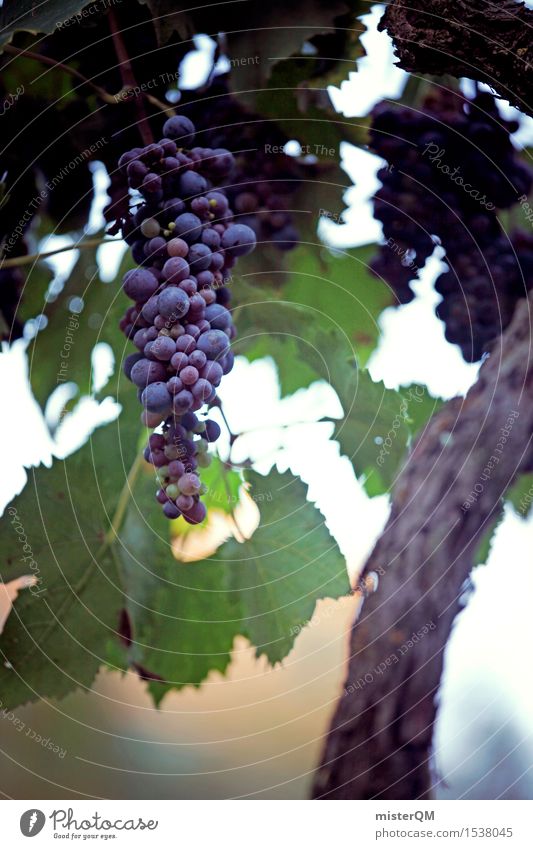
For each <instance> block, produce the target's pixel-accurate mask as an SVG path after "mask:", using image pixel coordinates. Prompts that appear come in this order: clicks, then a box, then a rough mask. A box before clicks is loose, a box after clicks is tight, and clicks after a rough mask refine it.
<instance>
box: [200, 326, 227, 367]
mask: <svg viewBox="0 0 533 849" xmlns="http://www.w3.org/2000/svg"><path fill="white" fill-rule="evenodd" d="M197 347H198V349H199V350H200V351H203V352H204V354H205V355H206V357H207V359H208V360H216V359H218V357H222V356H223V355H224V354H226V353H227V351H228V350H229V340H228V337H227V336H226V334H225V333H224V332H223V331H222V330H208V331H207V333H202V334H201V336H200V337H199V338H198V342H197Z"/></svg>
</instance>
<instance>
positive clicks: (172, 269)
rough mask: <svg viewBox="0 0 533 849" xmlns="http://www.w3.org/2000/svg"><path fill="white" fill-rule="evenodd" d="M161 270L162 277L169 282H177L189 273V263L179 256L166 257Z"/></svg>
mask: <svg viewBox="0 0 533 849" xmlns="http://www.w3.org/2000/svg"><path fill="white" fill-rule="evenodd" d="M162 271H163V277H164V278H165V280H167V281H168V282H169V283H179V282H180V281H181V280H185V279H186V278H187V277H188V276H189V274H190V269H189V263H188V262H187V261H186V260H185V259H183V257H180V256H173V257H171V258H170V259H167V261H166V262H165V264H164V266H163V269H162Z"/></svg>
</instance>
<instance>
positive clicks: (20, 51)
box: [3, 44, 175, 116]
mask: <svg viewBox="0 0 533 849" xmlns="http://www.w3.org/2000/svg"><path fill="white" fill-rule="evenodd" d="M3 49H4V53H9V54H11V56H26V57H27V58H28V59H34V60H35V61H36V62H40V63H41V64H42V65H49V66H50V67H51V68H59V69H60V70H61V71H63V73H64V74H68V75H69V76H70V77H74V78H75V79H77V80H80V82H82V83H83V84H84V85H87V86H89V88H92V90H93V91H94V92H95V94H96V95H97V96H98V97H99V98H100V100H102V101H103V102H104V103H108V104H109V105H110V106H116V105H117V104H118V103H126V102H127V101H128V98H127V97H119V96H118V95H114V94H109V92H108V91H106V90H105V88H102V86H99V85H97V84H96V83H95V82H93V81H92V80H90V79H89V78H88V77H86V76H85V75H84V74H82V73H80V71H77V70H76V68H72V67H71V66H70V65H65V63H64V62H58V61H57V60H56V59H53V58H51V57H50V56H45V55H44V54H42V53H35V52H34V51H33V50H26V49H24V48H22V47H15V46H14V45H13V44H6V45H4V48H3ZM141 96H143V97H145V98H146V100H148V102H149V103H151V104H152V106H155V107H156V108H157V109H159V110H160V111H161V112H163V113H164V114H166V115H169V116H170V115H174V114H175V112H174V109H172V108H171V107H170V106H169V105H168V104H167V103H163V101H162V100H159V98H157V97H154V96H153V95H152V94H148V92H141Z"/></svg>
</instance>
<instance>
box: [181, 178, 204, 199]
mask: <svg viewBox="0 0 533 849" xmlns="http://www.w3.org/2000/svg"><path fill="white" fill-rule="evenodd" d="M206 189H207V180H206V179H205V177H202V175H201V174H198V173H197V172H196V171H185V173H184V174H182V175H181V177H180V181H179V193H180V195H182V196H183V197H185V198H187V197H192V196H193V195H200V194H202V192H205V190H206Z"/></svg>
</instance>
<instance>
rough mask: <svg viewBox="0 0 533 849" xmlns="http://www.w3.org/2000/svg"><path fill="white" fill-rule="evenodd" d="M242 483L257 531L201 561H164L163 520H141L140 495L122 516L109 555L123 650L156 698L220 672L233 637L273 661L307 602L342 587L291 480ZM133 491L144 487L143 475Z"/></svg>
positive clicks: (330, 553)
mask: <svg viewBox="0 0 533 849" xmlns="http://www.w3.org/2000/svg"><path fill="white" fill-rule="evenodd" d="M247 478H248V480H249V483H250V487H251V489H250V494H251V496H252V498H253V499H254V500H255V502H256V504H257V506H258V507H259V510H260V512H261V522H260V525H259V527H258V529H257V530H256V532H255V533H254V535H253V536H252V538H251V539H250V540H248V541H247V542H245V543H243V544H241V543H238V542H236V541H235V540H229V541H228V542H226V543H225V544H224V545H223V546H222V547H221V548H220V549H219V550H218V551H217V553H216V554H215V555H214V556H213V557H211V558H209V559H206V560H204V561H200V562H195V563H187V564H184V563H179V562H177V561H176V560H174V559H173V557H172V555H171V553H170V548H169V540H168V531H166V520H165V519H164V517H162V516H158V515H156V516H154V517H153V520H152V516H150V519H149V521H147V520H146V518H145V515H146V514H145V512H144V510H145V503H146V499H145V497H144V496H143V497H141V495H139V496H138V505H139V506H138V507H137V508H135V506H134V505H133V504H132V506H131V508H130V511H129V513H128V515H127V517H126V521H125V524H124V527H123V531H122V533H121V537H120V546H119V548H118V556H119V558H120V560H121V563H122V574H123V575H124V578H125V583H126V588H127V589H126V595H127V598H128V601H127V605H128V610H129V611H130V615H131V620H132V622H133V625H134V642H133V645H132V647H131V650H130V653H131V658H132V661H133V662H135V663H137V664H139V665H140V666H141V667H142V668H143V669H144V670H147V671H149V673H150V676H151V677H152V680H151V681H150V684H149V687H150V690H151V692H152V694H153V695H154V698H155V700H156V702H159V701H160V700H161V698H162V697H163V696H164V695H165V693H166V692H168V690H170V689H172V688H181V687H184V686H186V685H188V684H193V685H199V684H200V683H201V682H202V681H204V680H205V678H206V677H207V675H208V674H209V673H210V672H212V671H218V672H220V673H223V672H224V671H225V670H226V668H227V666H228V664H229V662H230V656H231V649H232V646H233V642H234V639H235V637H236V636H237V635H239V634H241V635H244V636H246V637H247V638H248V639H250V640H251V642H252V643H253V644H254V645H255V646H256V652H257V654H258V655H262V654H264V655H266V657H267V658H268V660H269V661H270V662H271V663H275V662H278V661H280V660H282V659H283V658H284V657H285V656H286V655H287V654H288V652H289V651H290V650H291V648H292V646H293V644H294V640H295V638H296V636H297V634H298V633H299V630H300V628H301V626H302V625H303V624H304V623H305V622H307V621H308V620H309V619H310V617H311V615H312V613H313V610H314V607H315V604H316V601H317V599H319V598H323V597H325V596H328V597H333V598H336V597H338V596H340V595H343V594H345V593H347V592H348V591H349V583H348V577H347V572H346V564H345V561H344V558H343V557H342V556H341V554H340V552H339V551H338V548H337V546H336V543H335V541H334V540H333V538H332V537H331V536H330V534H329V531H328V530H327V528H326V526H325V524H324V519H323V517H322V515H321V514H320V513H319V512H318V510H317V509H316V508H315V507H314V506H313V505H312V504H311V503H309V502H308V501H306V489H305V487H304V485H303V484H302V483H301V481H300V480H299V479H297V478H295V477H293V476H292V475H291V474H289V473H286V474H283V475H280V474H279V473H277V472H272V473H271V474H270V475H268V476H267V477H262V476H261V475H258V474H256V473H253V472H251V473H249V474H248V475H247ZM140 485H141V487H142V489H143V490H144V489H148V488H151V489H153V483H152V482H150V481H149V480H148V478H147V477H144V478H143V480H142V481H141V484H140ZM141 504H142V508H141V507H140V505H141ZM158 679H162V680H158Z"/></svg>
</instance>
